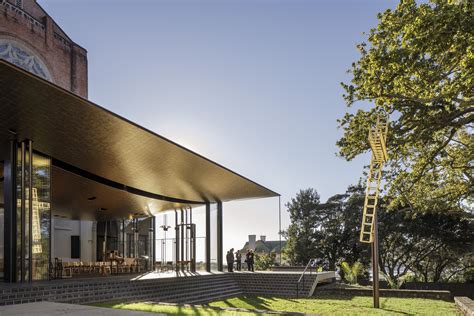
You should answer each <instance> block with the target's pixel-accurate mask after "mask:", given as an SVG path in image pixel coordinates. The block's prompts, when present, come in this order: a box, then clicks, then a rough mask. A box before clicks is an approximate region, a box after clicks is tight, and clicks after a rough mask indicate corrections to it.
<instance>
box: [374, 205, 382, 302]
mask: <svg viewBox="0 0 474 316" xmlns="http://www.w3.org/2000/svg"><path fill="white" fill-rule="evenodd" d="M378 230H379V228H378V220H377V212H374V241H373V242H372V288H373V298H374V308H379V307H380V303H379V297H380V293H379V236H378V235H379V232H378Z"/></svg>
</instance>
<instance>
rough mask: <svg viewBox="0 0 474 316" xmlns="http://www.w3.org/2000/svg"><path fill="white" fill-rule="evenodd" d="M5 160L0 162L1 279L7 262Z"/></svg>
mask: <svg viewBox="0 0 474 316" xmlns="http://www.w3.org/2000/svg"><path fill="white" fill-rule="evenodd" d="M4 183H5V182H4V180H3V162H0V279H3V278H4V262H5V255H4V249H5V246H4V244H5V243H4V240H3V238H4V234H3V232H4V227H5V208H4V203H5V198H4V195H3V184H4Z"/></svg>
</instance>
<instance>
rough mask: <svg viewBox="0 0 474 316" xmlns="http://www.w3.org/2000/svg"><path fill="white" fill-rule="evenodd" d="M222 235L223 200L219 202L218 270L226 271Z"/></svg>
mask: <svg viewBox="0 0 474 316" xmlns="http://www.w3.org/2000/svg"><path fill="white" fill-rule="evenodd" d="M222 238H223V236H222V202H217V271H224V265H223V263H222V256H223V254H224V247H223V239H222Z"/></svg>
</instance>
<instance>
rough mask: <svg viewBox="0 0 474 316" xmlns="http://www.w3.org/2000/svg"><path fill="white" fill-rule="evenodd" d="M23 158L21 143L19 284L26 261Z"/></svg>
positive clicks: (22, 278)
mask: <svg viewBox="0 0 474 316" xmlns="http://www.w3.org/2000/svg"><path fill="white" fill-rule="evenodd" d="M25 158H26V148H25V142H22V143H21V179H20V185H21V188H20V194H21V221H20V230H21V232H20V236H21V237H20V239H21V242H20V248H21V249H20V255H21V262H20V280H21V282H24V281H25V270H26V267H25V260H26V248H25V243H26V218H25V216H26V205H25V204H26V191H25V168H26V166H25Z"/></svg>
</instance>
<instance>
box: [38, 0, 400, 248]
mask: <svg viewBox="0 0 474 316" xmlns="http://www.w3.org/2000/svg"><path fill="white" fill-rule="evenodd" d="M38 2H39V3H40V4H41V5H42V6H43V7H44V8H45V9H46V10H47V11H48V12H49V14H50V15H51V16H52V17H53V18H54V19H55V20H56V22H57V23H58V24H59V25H60V26H61V27H62V28H63V30H64V31H65V32H66V33H67V34H68V35H69V36H70V37H71V38H72V39H73V40H74V41H75V42H77V43H78V44H79V45H81V46H83V47H84V48H86V49H87V50H88V58H89V98H90V99H91V100H92V101H94V102H96V103H98V104H100V105H102V106H104V107H106V108H108V109H109V110H111V111H113V112H116V113H118V114H120V115H122V116H124V117H126V118H128V119H130V120H132V121H134V122H136V123H138V124H140V125H142V126H145V127H146V128H149V129H151V130H153V131H155V132H157V133H159V134H161V135H163V136H165V137H168V138H170V139H172V140H174V141H176V142H178V143H180V144H182V145H184V146H186V147H188V148H190V149H192V150H194V151H197V152H198V153H200V154H203V155H205V156H207V157H209V158H211V159H213V160H214V161H217V162H219V163H221V164H223V165H225V166H227V167H229V168H231V169H233V170H235V171H237V172H239V173H241V174H243V175H245V176H247V177H249V178H251V179H253V180H255V181H257V182H258V183H260V184H262V185H264V186H267V187H269V188H271V189H273V190H275V191H277V192H279V193H281V194H282V204H284V203H286V202H287V201H288V200H289V199H290V198H291V197H293V196H294V195H295V194H296V193H297V192H298V191H299V190H300V189H303V188H308V187H313V188H315V189H317V190H318V192H319V193H320V194H321V197H322V199H323V200H325V199H327V198H328V197H329V196H331V195H333V194H336V193H341V192H344V190H345V189H346V188H347V186H348V185H350V184H354V183H357V181H358V180H359V178H360V176H361V174H362V167H363V165H364V164H367V163H368V157H361V158H360V159H356V160H354V161H351V162H346V161H345V160H343V159H341V158H338V157H336V155H335V153H336V152H337V148H336V145H335V143H336V140H337V139H338V138H339V137H340V136H341V131H340V130H338V128H337V122H336V120H337V119H338V118H340V117H341V116H342V115H343V114H344V112H345V111H346V110H347V108H346V106H345V104H344V100H343V99H342V92H343V91H342V89H341V87H340V84H339V83H340V82H341V81H347V80H348V78H349V76H348V75H347V74H346V70H347V69H348V68H349V67H350V65H351V63H352V62H353V61H356V60H357V58H358V52H357V50H356V48H355V45H356V44H357V43H358V42H360V41H361V40H362V39H363V38H364V36H363V34H362V32H364V31H368V30H369V29H370V28H371V27H374V26H375V25H376V23H377V19H376V14H377V13H378V12H381V11H383V10H385V9H387V8H393V7H395V5H396V1H378V0H371V1H368V0H347V1H330V0H327V1H317V0H312V1H309V0H308V1H303V0H286V1H283V0H275V1H270V0H255V1H246V0H241V1H226V0H213V1H211V0H209V1H205V0H203V1H198V0H167V1H164V0H163V1H160V0H132V1H130V0H81V1H77V0H74V1H73V0H39V1H38ZM224 207H225V208H224V225H225V226H224V237H225V243H224V247H225V248H226V249H228V248H230V247H235V248H239V247H240V246H242V245H243V243H244V242H245V241H246V240H247V235H248V234H257V235H261V234H264V235H267V236H268V237H267V238H270V239H277V238H278V199H264V200H251V201H244V202H232V203H227V204H225V206H224ZM282 213H283V226H284V227H286V226H287V225H288V224H289V217H288V215H287V214H286V211H285V208H284V207H283V212H282Z"/></svg>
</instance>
